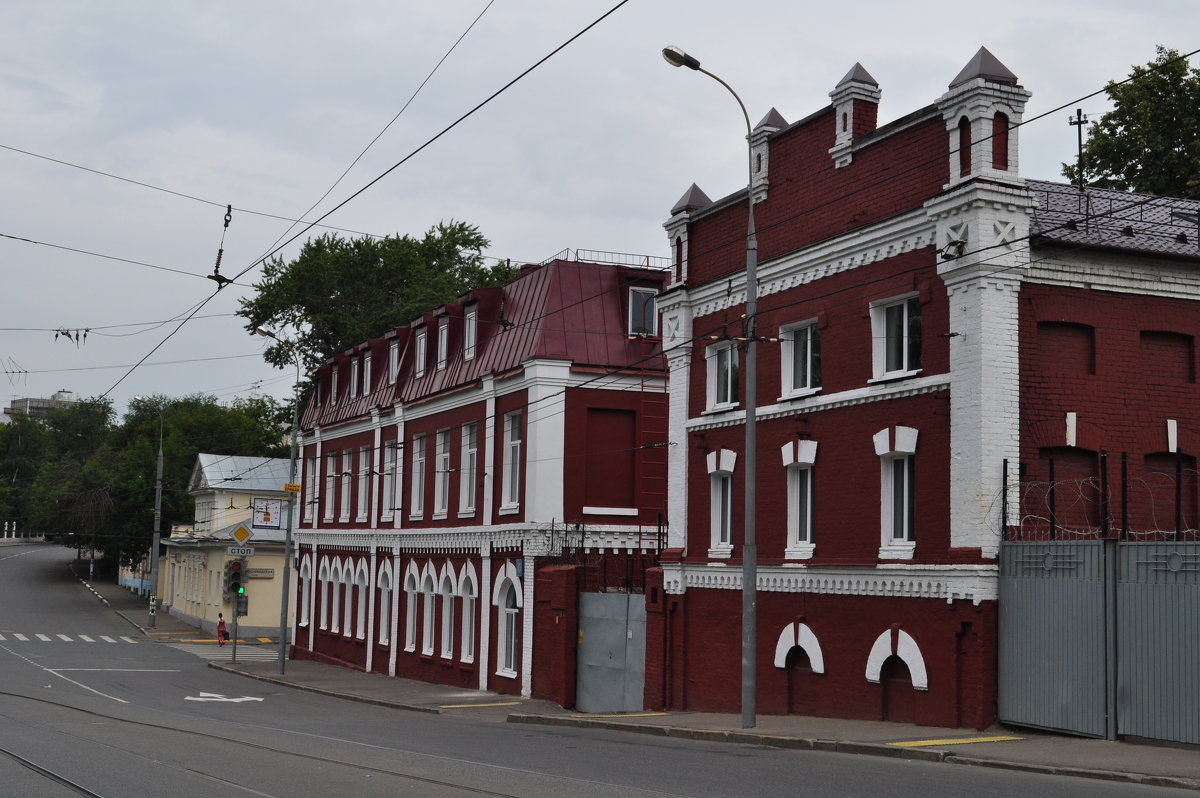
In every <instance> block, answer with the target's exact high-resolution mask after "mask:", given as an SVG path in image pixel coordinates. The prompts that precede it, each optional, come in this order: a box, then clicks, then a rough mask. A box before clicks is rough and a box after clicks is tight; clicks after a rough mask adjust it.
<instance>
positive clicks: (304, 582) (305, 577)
mask: <svg viewBox="0 0 1200 798" xmlns="http://www.w3.org/2000/svg"><path fill="white" fill-rule="evenodd" d="M311 583H312V558H311V557H305V558H304V559H303V560H301V562H300V625H301V626H308V625H309V624H310V623H312V597H311V596H310V595H309V592H308V591H309V586H310V585H311Z"/></svg>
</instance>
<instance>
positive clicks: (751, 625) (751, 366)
mask: <svg viewBox="0 0 1200 798" xmlns="http://www.w3.org/2000/svg"><path fill="white" fill-rule="evenodd" d="M662 54H663V58H665V59H666V60H667V63H668V64H670V65H671V66H677V67H679V66H682V67H687V68H688V69H694V70H696V71H697V72H702V73H704V74H705V75H708V76H709V77H710V78H712V79H713V80H715V81H716V82H717V83H720V84H721V85H722V86H724V87H725V89H726V90H727V91H728V92H729V93H730V94H732V95H733V99H735V100H737V104H738V107H739V108H741V109H742V116H743V117H744V118H745V120H746V148H747V160H746V165H747V171H746V174H747V180H746V202H747V206H748V211H749V216H748V223H747V228H746V442H745V446H744V448H745V466H744V468H743V470H742V471H743V473H744V474H745V480H746V483H745V484H746V487H745V495H744V501H745V505H746V506H745V521H744V524H745V533H744V534H745V538H744V540H743V542H742V728H743V729H752V728H754V726H755V723H756V721H755V708H756V693H757V687H758V672H757V668H758V648H757V640H758V614H757V603H758V540H757V535H756V531H755V522H756V512H755V509H756V508H755V503H756V499H757V497H756V496H755V482H756V478H757V467H756V465H757V464H756V460H757V448H758V447H757V443H758V438H757V423H758V419H757V415H758V385H757V376H758V373H757V372H758V352H757V344H758V318H757V316H758V238H757V237H756V235H755V232H754V152H753V145H752V144H751V143H750V137H751V135H752V134H753V130H752V129H751V127H750V115H749V114H748V113H746V105H745V104H744V103H743V102H742V98H741V97H739V96H738V94H737V92H735V91H734V90H733V88H732V87H731V86H730V85H729V84H728V83H726V82H725V81H723V80H721V79H720V78H719V77H717V76H716V75H714V74H713V73H711V72H709V71H708V70H706V69H701V68H700V62H699V61H698V60H697V59H695V58H693V57H692V56H690V55H688V54H687V53H685V52H684V51H683V50H680V49H679V48H678V47H664V48H663V51H662Z"/></svg>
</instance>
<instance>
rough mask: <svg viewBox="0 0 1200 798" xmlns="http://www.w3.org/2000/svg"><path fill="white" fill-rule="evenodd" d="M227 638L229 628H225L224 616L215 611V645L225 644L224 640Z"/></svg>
mask: <svg viewBox="0 0 1200 798" xmlns="http://www.w3.org/2000/svg"><path fill="white" fill-rule="evenodd" d="M228 639H229V630H228V629H226V628H225V616H224V615H222V614H221V613H219V612H218V613H217V645H218V646H223V645H225V641H226V640H228Z"/></svg>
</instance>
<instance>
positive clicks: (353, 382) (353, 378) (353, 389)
mask: <svg viewBox="0 0 1200 798" xmlns="http://www.w3.org/2000/svg"><path fill="white" fill-rule="evenodd" d="M356 396H358V358H357V357H352V358H350V398H351V399H353V398H354V397H356Z"/></svg>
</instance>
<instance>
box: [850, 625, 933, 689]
mask: <svg viewBox="0 0 1200 798" xmlns="http://www.w3.org/2000/svg"><path fill="white" fill-rule="evenodd" d="M892 632H893V630H891V629H888V630H887V631H886V632H884V633H883V634H881V635H880V636H879V637H877V638H875V642H874V644H872V646H871V653H870V655H869V656H868V657H867V671H866V676H867V681H868V682H871V683H872V684H879V676H880V673H881V672H882V671H883V663H884V662H885V661H887V658H888V657H890V656H892V653H893V652H892ZM895 635H896V651H895V654H896V656H897V657H899V658H900V659H902V660H903V661H904V664H905V665H907V666H908V674H909V676H911V677H912V686H913V689H914V690H928V689H929V675H928V674H927V673H926V671H925V657H924V656H922V655H921V647H920V646H918V645H917V641H916V640H913V638H912V635H910V634H909V633H908V632H905V631H904V630H903V629H897V630H895Z"/></svg>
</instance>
